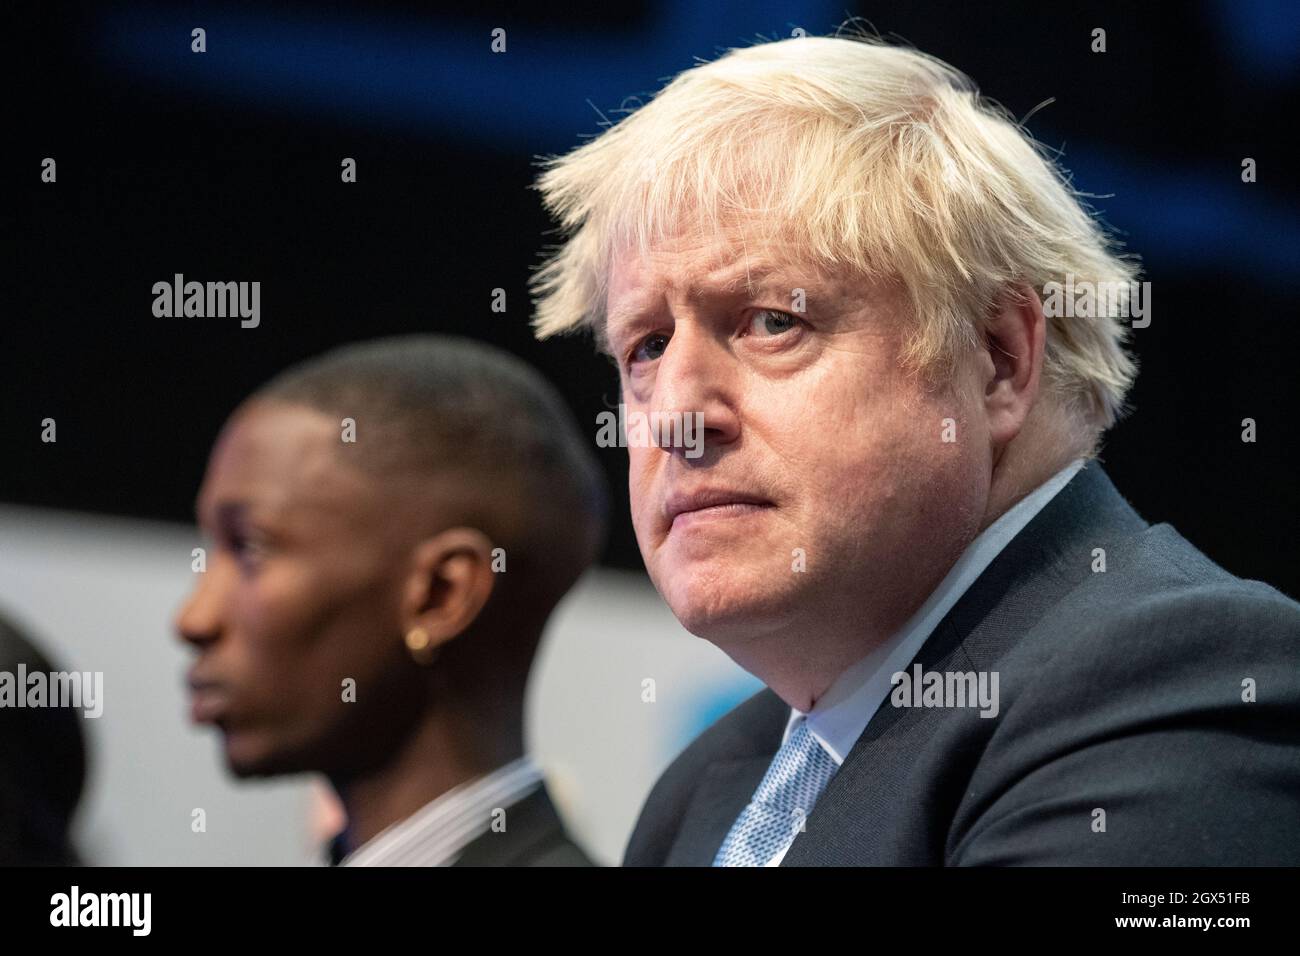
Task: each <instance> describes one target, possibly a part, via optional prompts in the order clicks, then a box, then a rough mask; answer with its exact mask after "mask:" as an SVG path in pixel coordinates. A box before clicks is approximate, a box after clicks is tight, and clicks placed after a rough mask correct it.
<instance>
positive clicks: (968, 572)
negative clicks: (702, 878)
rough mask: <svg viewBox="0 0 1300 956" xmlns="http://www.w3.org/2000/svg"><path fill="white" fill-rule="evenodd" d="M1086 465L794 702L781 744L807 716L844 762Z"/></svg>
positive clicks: (992, 533)
mask: <svg viewBox="0 0 1300 956" xmlns="http://www.w3.org/2000/svg"><path fill="white" fill-rule="evenodd" d="M1082 467H1083V459H1081V458H1080V459H1076V460H1075V461H1073V462H1071V463H1070V464H1069V465H1067V466H1065V467H1064V468H1062V469H1061V470H1060V471H1058V472H1057V473H1056V474H1055V475H1053V476H1052V477H1051V478H1049V479H1048V480H1047V481H1045V482H1043V484H1041V485H1039V486H1038V487H1037V488H1036V489H1034V490H1033V491H1032V492H1030V493H1029V494H1028V495H1026V496H1025V497H1024V498H1022V499H1020V501H1018V502H1016V504H1015V505H1013V506H1012V507H1011V508H1009V509H1007V511H1006V512H1005V513H1004V514H1002V515H1001V516H1000V517H998V519H997V520H996V521H994V522H993V523H992V524H991V525H989V526H988V527H987V528H985V529H984V530H983V531H982V532H981V533H980V534H979V535H978V536H977V537H976V538H975V540H974V541H972V542H971V543H970V545H969V546H968V547H967V548H966V550H965V551H963V552H962V554H961V557H959V558H958V559H957V562H956V563H955V564H954V565H953V566H952V569H951V570H950V571H949V572H948V574H947V575H946V576H945V577H944V579H943V580H942V581H940V582H939V586H938V587H937V588H935V589H934V591H933V593H931V595H930V596H929V598H927V599H926V601H925V603H924V604H922V605H921V607H920V608H919V609H918V610H917V612H916V613H915V614H913V615H912V617H911V618H910V619H908V621H907V623H906V624H904V625H903V626H902V628H900V629H899V631H898V633H896V634H895V635H893V636H892V637H891V638H890V639H889V640H887V641H885V642H884V643H883V644H881V645H879V646H878V647H876V648H875V649H874V650H873V651H872V652H871V653H870V654H868V655H867V656H866V657H864V658H863V659H862V660H860V661H858V662H857V663H856V664H854V665H853V666H851V667H849V668H848V669H847V670H846V671H844V673H842V674H841V675H840V676H839V677H837V678H836V679H835V682H834V683H832V684H831V686H830V687H829V688H827V690H826V693H824V694H822V696H821V697H820V698H818V699H817V701H816V702H815V703H814V704H813V708H812V710H810V711H809V712H808V713H807V714H805V713H804V712H803V711H801V710H798V709H796V708H793V707H792V708H791V709H790V719H789V721H787V723H786V727H785V735H784V736H783V737H782V738H781V743H783V744H784V743H785V741H786V740H787V739H788V738H789V736H790V731H791V730H792V729H793V728H794V725H795V722H796V721H798V719H799V718H800V717H807V718H808V730H809V732H810V733H811V734H812V736H813V739H815V740H816V741H817V742H818V743H819V744H821V745H822V747H823V748H824V749H825V750H826V752H827V753H829V754H830V755H831V757H832V758H833V759H834V760H835V763H836V765H837V766H838V765H839V764H842V763H844V758H845V757H846V756H848V753H849V751H850V750H852V749H853V745H854V744H855V743H856V742H857V739H858V738H859V737H861V736H862V732H863V731H864V730H866V729H867V724H868V723H869V722H870V721H871V718H872V717H873V716H875V713H876V711H877V710H878V709H879V708H880V705H881V703H883V702H884V700H885V699H886V698H887V697H888V696H889V694H890V691H891V690H892V689H893V684H892V683H891V682H890V678H891V677H892V676H893V675H894V674H896V673H898V672H899V671H902V670H906V669H907V665H908V664H910V663H911V662H912V659H913V658H914V657H916V655H917V653H918V652H919V651H920V650H921V645H922V644H924V643H925V640H926V638H928V637H929V636H930V635H931V634H932V633H933V632H934V629H935V628H936V627H937V626H938V625H939V622H940V621H942V620H943V618H944V616H945V615H946V614H947V613H948V612H949V611H950V610H952V606H953V605H954V604H956V603H957V601H958V599H960V598H961V596H962V595H963V594H965V593H966V591H967V589H968V588H970V586H971V585H972V584H974V583H975V579H976V578H978V577H979V576H980V575H981V574H983V573H984V569H985V568H987V567H988V566H989V565H990V564H991V563H993V559H994V558H996V557H997V556H998V555H999V554H1001V553H1002V549H1003V548H1005V547H1006V546H1007V545H1008V544H1010V543H1011V539H1012V538H1014V537H1015V536H1016V535H1017V534H1019V533H1020V532H1021V531H1022V530H1023V529H1024V527H1025V525H1027V524H1029V522H1030V521H1031V520H1032V519H1033V517H1034V515H1036V514H1038V512H1040V511H1042V510H1043V507H1044V506H1045V505H1046V504H1047V503H1048V502H1049V501H1051V500H1052V499H1053V498H1055V497H1056V495H1057V493H1058V492H1059V491H1060V490H1061V489H1062V488H1064V487H1065V486H1066V485H1067V484H1068V483H1069V481H1070V479H1071V478H1073V477H1074V476H1075V473H1076V472H1078V470H1079V469H1080V468H1082ZM796 835H797V834H792V835H791V837H790V840H789V841H788V842H787V843H786V845H785V846H784V847H783V848H782V849H781V850H780V851H778V852H777V854H776V855H775V856H774V857H773V858H772V859H770V860H768V862H767V863H765V864H764V865H765V866H777V865H779V864H780V862H781V860H783V859H784V858H785V854H786V852H787V851H788V850H789V849H790V844H791V843H793V842H794V838H795V836H796Z"/></svg>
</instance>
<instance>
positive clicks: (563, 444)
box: [176, 336, 605, 866]
mask: <svg viewBox="0 0 1300 956" xmlns="http://www.w3.org/2000/svg"><path fill="white" fill-rule="evenodd" d="M604 509H605V495H604V489H603V486H602V479H601V477H600V475H599V472H598V471H597V467H596V464H595V461H594V458H593V457H592V455H591V452H590V451H589V450H588V449H587V448H586V447H585V445H584V443H583V442H582V441H581V440H580V439H579V437H578V435H577V432H576V429H575V428H574V426H573V424H572V422H571V420H570V419H569V417H568V413H567V410H566V409H565V407H564V405H563V403H562V402H561V401H560V399H559V398H558V396H557V395H556V393H555V392H554V390H553V389H552V388H551V387H550V386H549V385H547V384H546V383H545V381H544V380H543V379H542V378H541V377H540V376H539V375H538V374H537V373H536V372H534V371H532V370H531V369H529V368H528V367H527V366H525V365H524V364H523V363H521V362H519V361H518V360H516V359H514V358H513V357H511V356H509V355H506V354H505V353H503V352H500V351H498V350H496V349H493V348H490V347H488V346H486V345H482V344H478V343H473V342H469V341H466V340H460V339H454V338H445V337H436V336H428V337H409V338H396V339H390V340H381V341H376V342H370V343H365V344H361V345H355V346H349V347H346V348H342V349H338V350H336V351H334V352H331V353H329V354H327V355H325V356H323V357H320V358H317V359H314V360H312V361H308V362H306V363H304V364H302V365H300V366H297V367H295V368H293V369H290V370H289V371H287V372H286V373H284V374H283V375H281V376H280V377H279V378H277V379H275V380H274V381H272V382H271V383H270V384H268V385H266V386H265V387H264V388H262V389H261V390H259V391H258V392H257V393H256V394H254V395H253V396H252V397H251V398H250V399H249V400H248V401H246V402H245V403H244V404H243V405H242V406H241V407H240V408H239V409H238V410H237V411H236V412H235V414H234V415H233V416H232V417H231V419H230V420H229V422H228V423H227V424H226V426H225V428H224V430H223V431H222V433H221V436H220V438H219V439H218V441H217V443H216V446H215V447H214V449H213V452H212V456H211V460H210V462H209V465H208V470H207V475H206V477H205V478H204V481H203V486H202V488H201V490H200V492H199V497H198V504H197V511H198V519H199V524H200V526H201V527H202V528H203V529H204V530H205V531H206V532H207V533H208V534H210V535H211V536H212V540H213V543H214V550H213V551H212V554H211V556H210V558H209V562H208V566H207V570H206V572H205V573H203V574H201V575H200V576H199V578H198V581H197V584H196V588H195V591H194V593H193V595H192V596H191V597H190V599H189V600H188V601H187V602H186V603H185V605H184V607H183V608H182V609H181V610H180V612H179V614H178V616H177V621H176V628H177V631H178V632H179V634H180V636H181V637H182V638H183V639H184V640H185V641H186V642H188V643H189V644H190V645H191V646H192V647H193V648H194V650H195V651H196V655H197V659H196V661H195V664H194V667H193V669H192V671H191V672H190V675H189V683H190V687H191V690H192V693H193V714H192V716H193V719H194V720H196V721H201V722H206V723H211V724H214V725H215V726H216V727H217V728H218V729H219V730H220V731H221V732H222V735H223V737H224V742H225V754H226V759H227V762H228V764H229V766H230V768H231V770H232V771H233V772H234V773H235V774H237V775H238V776H241V777H250V776H265V775H272V774H285V773H299V772H305V771H318V772H320V773H323V774H325V775H326V776H327V777H328V779H329V781H330V783H331V785H332V786H333V788H334V790H335V791H336V792H337V793H338V796H339V798H340V800H341V802H342V805H343V807H344V810H345V812H346V816H347V820H348V824H347V828H346V830H345V831H344V832H343V833H342V834H340V837H339V839H338V840H336V841H335V844H334V846H333V848H332V856H333V859H334V861H335V862H342V863H343V864H344V865H379V866H384V865H393V866H437V865H453V864H454V865H462V866H467V865H584V864H588V862H589V861H588V860H587V858H586V857H585V855H584V854H583V852H582V851H581V850H580V849H579V848H578V847H577V846H576V845H575V844H574V843H573V841H572V840H571V839H570V838H569V837H568V836H567V834H566V833H565V831H564V828H563V826H562V825H561V822H560V819H559V817H558V815H557V813H556V810H555V808H554V806H553V805H552V802H551V800H550V798H549V796H548V794H547V791H546V787H545V785H544V784H543V783H542V780H541V774H540V771H539V770H538V768H537V767H536V766H535V765H534V764H533V762H532V760H531V759H530V758H529V756H528V755H527V754H526V753H525V747H524V735H523V705H524V689H525V683H526V680H527V677H528V673H529V669H530V666H531V662H532V659H533V654H534V651H535V650H536V647H537V644H538V640H539V638H540V636H541V634H542V630H543V628H544V627H545V625H546V621H547V619H548V617H549V615H550V613H551V611H552V609H553V608H554V607H555V605H556V603H557V602H558V601H559V600H560V598H561V597H563V596H564V594H565V593H566V592H567V591H568V590H569V588H570V587H571V586H572V584H573V583H574V582H575V581H576V580H577V578H578V576H579V575H580V574H581V573H582V572H583V570H584V569H586V567H587V566H588V565H589V564H590V563H591V562H592V560H593V559H594V558H595V556H596V554H597V551H598V548H599V546H600V543H601V540H602V537H603V533H604V520H605V512H604Z"/></svg>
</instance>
